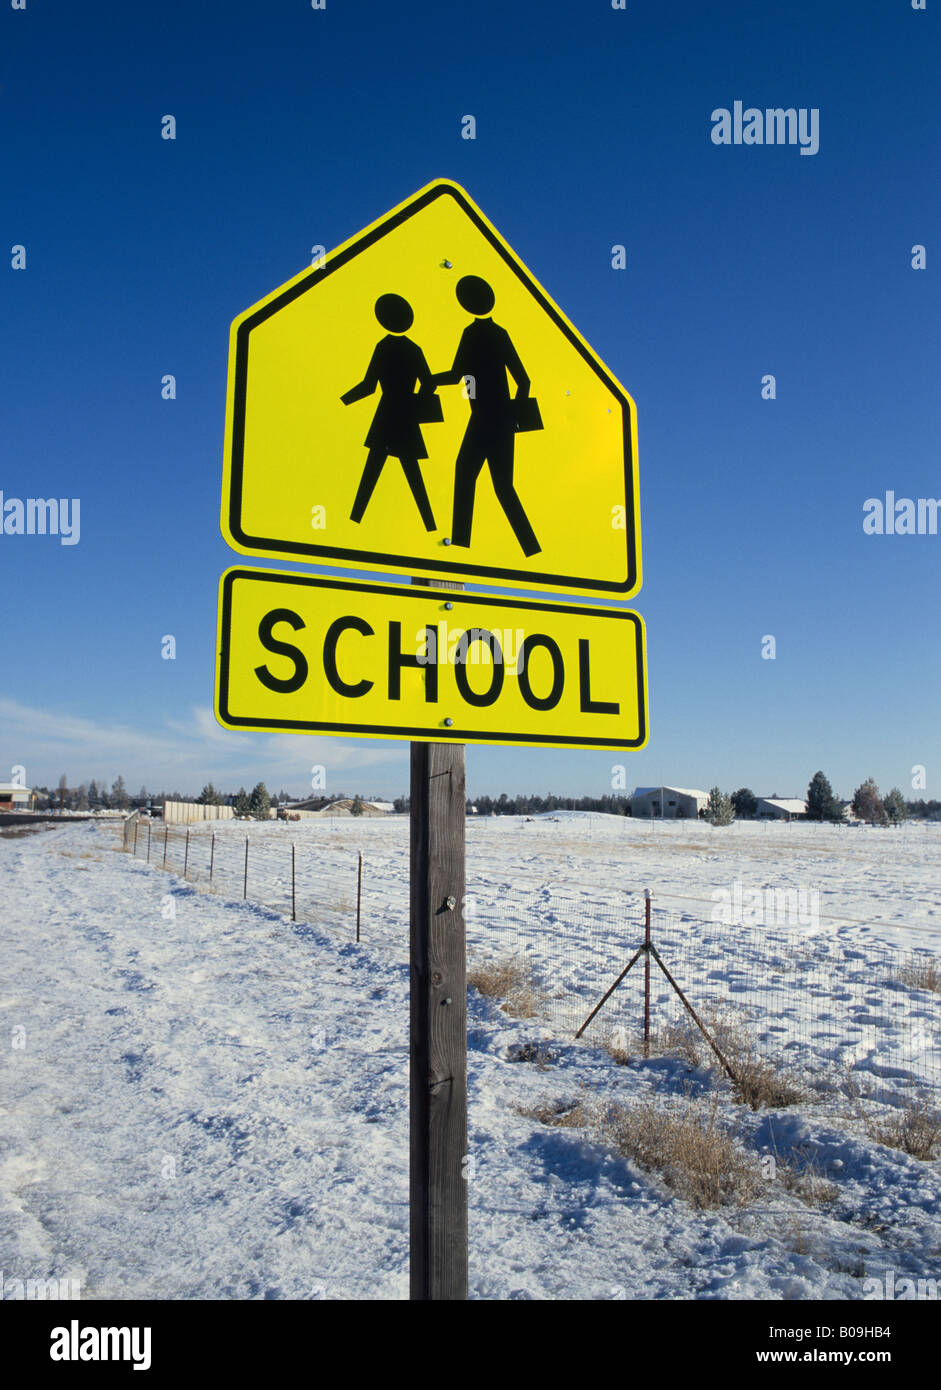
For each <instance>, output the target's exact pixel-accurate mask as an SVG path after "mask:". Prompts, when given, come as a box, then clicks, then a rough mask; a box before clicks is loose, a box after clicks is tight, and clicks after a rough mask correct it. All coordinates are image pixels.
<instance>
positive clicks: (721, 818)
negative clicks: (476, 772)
mask: <svg viewBox="0 0 941 1390" xmlns="http://www.w3.org/2000/svg"><path fill="white" fill-rule="evenodd" d="M33 791H34V793H35V794H36V798H37V800H36V805H37V807H38V809H39V810H57V809H58V808H59V807H60V806H61V807H62V809H63V810H66V811H106V810H115V811H129V810H143V809H146V808H147V807H150V806H157V805H160V804H161V803H162V802H164V801H190V802H196V803H201V804H203V805H207V806H231V807H232V810H233V812H234V814H235V815H236V816H253V817H255V818H256V819H258V820H267V819H268V817H269V814H270V811H271V809H272V808H277V807H278V806H283V805H285V804H286V803H289V802H291V801H294V800H296V799H297V798H295V797H292V796H289V795H288V793H287V792H286V791H285V790H284V788H283V787H282V789H281V791H280V792H278V794H277V796H272V795H270V794H269V792H268V789H267V787H266V786H265V784H264V782H258V783H256V785H255V786H254V787H253V788H252V789H251V791H246V789H245V788H244V787H239V789H238V791H234V792H220V791H217V790H216V788H215V787H214V786H213V784H212V782H207V783H206V785H205V786H204V787H203V789H202V791H201V792H200V793H199V795H198V796H195V797H194V796H192V795H190V794H187V793H183V792H180V791H160V792H149V791H148V790H147V788H146V787H144V786H142V787H141V789H140V791H139V792H138V793H137V794H136V796H135V795H131V794H130V793H129V792H128V790H127V787H126V785H125V782H124V778H123V777H121V776H118V777H116V778H115V779H114V781H113V782H112V783H111V786H110V788H109V786H108V784H107V782H106V780H105V779H104V778H102V779H101V781H98V780H96V779H95V778H92V780H91V781H90V782H82V783H80V785H79V786H77V787H69V785H68V778H67V777H66V775H65V773H63V774H62V776H61V777H60V778H59V783H58V786H56V787H53V788H49V787H34V788H33ZM369 799H370V798H363V797H361V796H359V795H356V796H354V797H352V798H350V797H348V796H347V794H346V793H345V792H340V793H338V794H337V795H335V796H320V797H311V798H309V799H308V800H307V801H306V802H305V804H309V805H310V807H311V808H312V809H314V810H318V809H321V808H323V807H325V806H329V805H330V804H331V803H332V802H335V801H345V800H352V803H353V804H352V806H351V813H352V814H353V815H354V816H355V815H362V814H363V803H364V800H369ZM372 799H375V800H382V799H383V798H381V797H376V798H372ZM806 801H807V819H808V820H813V821H829V822H832V823H834V824H839V823H840V822H844V821H845V820H846V808H845V806H844V804H843V802H842V801H841V800H840V799H839V798H838V797H837V796H835V795H834V792H833V788H832V787H831V785H830V782H829V780H828V779H827V777H826V776H825V775H824V773H823V772H815V773H814V775H813V777H812V778H811V780H810V785H809V786H808V788H807V796H806ZM392 805H393V809H394V810H395V811H396V812H398V813H399V814H400V815H402V814H405V813H406V812H407V811H408V809H409V798H408V797H407V796H400V797H396V798H395V800H394V801H393V803H392ZM851 805H852V809H853V813H854V815H856V816H857V817H858V818H859V819H860V820H865V821H869V822H870V823H871V824H873V825H898V824H900V823H901V822H902V821H904V820H908V819H915V820H941V801H936V800H930V801H926V800H924V799H920V800H918V801H914V800H908V801H906V799H905V798H904V796H903V795H902V793H901V791H900V790H899V788H898V787H892V788H891V790H890V791H888V792H886V793H885V795H884V796H883V795H882V793H881V792H880V791H879V788H878V786H877V785H876V783H875V781H874V779H873V778H872V777H867V778H866V780H865V781H864V782H862V783H860V785H859V786H858V787H857V788H856V790H855V792H854V793H853V798H852V802H851ZM467 810H468V813H476V814H477V815H481V816H490V815H497V816H534V815H543V814H545V813H547V812H552V811H600V812H604V813H606V814H608V815H615V816H629V815H630V814H631V799H630V797H629V796H610V795H609V796H555V795H553V794H552V793H551V792H550V793H548V794H547V795H545V796H538V795H532V794H530V795H517V796H508V795H507V793H506V792H501V794H500V795H499V796H478V797H474V798H468V800H467ZM757 810H758V798H757V796H756V795H755V793H754V792H753V791H752V790H751V788H750V787H739V788H738V790H737V791H734V792H730V793H726V792H723V791H721V790H720V789H719V787H718V786H716V787H713V788H712V790H711V791H710V793H709V804H708V805H707V806H706V807H705V808H704V809H703V810H702V811H700V812H699V817H700V819H702V820H708V821H710V822H711V823H712V824H713V825H729V824H731V822H732V821H733V820H736V819H737V820H749V819H751V818H752V817H754V816H755V814H756V812H757Z"/></svg>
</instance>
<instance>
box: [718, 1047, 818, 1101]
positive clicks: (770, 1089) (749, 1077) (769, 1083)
mask: <svg viewBox="0 0 941 1390" xmlns="http://www.w3.org/2000/svg"><path fill="white" fill-rule="evenodd" d="M725 1056H726V1057H727V1059H728V1062H729V1066H730V1067H731V1068H732V1070H733V1071H734V1073H735V1080H734V1081H733V1082H732V1093H733V1095H734V1096H735V1099H736V1100H737V1101H740V1102H741V1103H742V1104H743V1105H749V1106H751V1108H752V1110H760V1109H761V1107H762V1106H764V1107H765V1108H766V1109H768V1110H783V1109H784V1108H785V1106H788V1105H797V1104H798V1103H799V1102H800V1101H802V1100H803V1099H804V1092H803V1091H802V1090H801V1089H800V1088H799V1087H798V1086H797V1085H796V1084H795V1083H794V1082H793V1081H791V1080H790V1078H789V1077H787V1076H786V1075H784V1074H783V1073H782V1072H780V1071H778V1069H777V1068H776V1067H774V1066H772V1065H771V1064H770V1063H769V1062H766V1061H764V1059H763V1058H761V1057H759V1056H758V1053H757V1052H754V1051H753V1050H751V1048H749V1049H747V1050H744V1051H741V1052H738V1053H735V1052H733V1054H732V1056H731V1057H730V1056H729V1054H728V1053H726V1054H725Z"/></svg>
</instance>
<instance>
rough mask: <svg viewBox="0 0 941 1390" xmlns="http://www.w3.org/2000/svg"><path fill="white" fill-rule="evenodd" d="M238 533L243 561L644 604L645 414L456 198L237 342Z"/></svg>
mask: <svg viewBox="0 0 941 1390" xmlns="http://www.w3.org/2000/svg"><path fill="white" fill-rule="evenodd" d="M222 530H223V534H224V535H225V537H226V539H227V540H228V542H229V544H230V545H232V546H233V548H234V549H235V550H237V551H239V552H240V553H242V554H244V555H260V556H271V557H275V558H281V559H283V558H286V557H289V558H295V559H299V560H304V561H307V562H308V563H309V562H311V561H313V562H316V563H319V564H321V565H330V566H340V567H350V568H354V569H359V570H363V569H368V570H376V569H378V570H382V571H385V572H387V573H388V572H390V571H396V570H401V571H405V572H407V573H408V574H409V575H424V574H429V575H438V576H439V577H442V578H445V579H449V580H452V581H455V580H458V581H459V580H462V579H464V578H468V579H472V578H476V579H478V580H481V581H483V582H485V583H490V584H494V585H498V586H505V587H506V586H511V587H512V586H520V587H525V588H527V589H530V590H533V589H536V590H538V589H546V588H547V589H552V590H554V591H555V592H557V593H571V594H576V595H579V594H581V595H588V596H594V597H598V596H605V595H607V596H611V597H621V598H627V597H630V596H631V595H633V594H635V593H636V592H637V591H638V589H639V588H640V585H641V554H640V510H639V496H638V481H637V428H636V414H635V409H634V403H633V401H632V400H631V398H630V396H629V395H628V394H627V392H626V391H625V390H624V388H623V387H622V386H621V385H620V384H619V382H618V381H617V380H616V379H615V378H614V376H612V374H611V372H610V371H609V370H608V369H607V367H606V366H605V365H604V363H603V362H602V361H601V360H600V358H598V357H597V356H596V354H595V353H594V352H593V351H592V350H591V348H590V347H589V346H588V344H587V343H586V342H585V340H584V339H583V338H582V337H581V335H580V334H579V333H578V331H577V330H576V329H575V328H574V327H573V325H572V324H571V323H570V322H569V320H568V319H567V318H566V316H565V314H564V313H563V312H562V310H561V309H560V308H559V307H558V306H557V305H556V304H555V303H554V302H553V300H552V299H551V298H550V297H549V295H548V294H547V293H546V291H545V290H544V289H543V288H542V287H541V285H540V284H539V283H538V281H537V280H536V278H535V277H534V276H533V275H532V273H531V272H530V271H529V270H527V268H526V267H525V266H524V265H523V263H522V261H521V260H520V259H519V257H518V256H517V255H516V254H515V253H514V252H513V251H512V250H511V248H510V247H509V246H508V245H507V243H506V242H505V241H504V240H503V238H502V237H501V236H500V234H499V232H497V231H496V229H495V228H494V227H493V226H492V225H491V224H490V222H489V221H488V220H487V218H486V217H485V216H484V214H483V213H482V212H481V211H480V209H479V208H478V207H477V206H476V205H475V203H474V202H473V201H472V200H471V199H470V197H469V196H468V195H467V193H465V192H464V190H463V189H462V188H460V187H459V186H458V185H457V184H455V183H452V182H451V181H450V180H447V179H439V180H436V181H435V182H433V183H430V184H428V186H427V187H426V188H423V189H422V190H421V191H420V192H418V193H416V194H415V195H414V196H413V197H411V198H409V199H407V200H406V201H405V202H404V203H402V204H400V206H399V207H397V208H394V209H393V210H392V211H391V212H390V213H388V214H387V215H386V216H385V217H382V218H380V219H379V220H378V221H377V222H374V223H373V224H372V225H371V226H369V227H367V228H366V229H365V230H364V231H362V232H360V233H359V234H358V235H356V236H354V237H352V238H351V239H350V240H349V241H347V242H345V243H344V244H343V245H342V246H340V247H338V248H337V250H335V251H332V252H330V253H329V254H327V255H325V256H324V257H323V258H322V260H321V261H318V262H316V263H315V264H314V265H312V266H310V267H309V268H307V269H306V270H304V271H303V272H302V273H301V274H300V275H297V276H295V278H294V279H293V280H289V281H288V282H287V284H285V285H282V286H281V287H280V288H279V289H277V290H274V291H273V292H272V293H271V294H269V295H267V296H266V297H265V298H264V299H262V300H261V301H259V303H257V304H255V305H253V306H252V307H251V308H250V309H247V310H246V311H245V312H244V313H243V314H241V315H239V317H238V318H237V319H236V320H235V322H234V323H233V325H232V330H231V339H230V354H229V379H228V400H227V412H226V447H225V481H224V489H223V499H222Z"/></svg>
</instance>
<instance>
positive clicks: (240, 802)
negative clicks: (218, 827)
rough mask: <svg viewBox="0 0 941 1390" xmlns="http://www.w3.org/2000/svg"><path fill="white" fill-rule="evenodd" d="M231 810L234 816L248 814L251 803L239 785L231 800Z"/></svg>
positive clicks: (246, 793)
mask: <svg viewBox="0 0 941 1390" xmlns="http://www.w3.org/2000/svg"><path fill="white" fill-rule="evenodd" d="M232 812H233V814H234V815H235V816H250V815H251V813H252V805H251V802H250V801H249V799H248V792H247V791H246V790H245V788H244V787H239V789H238V791H237V792H236V793H235V799H234V801H233V802H232Z"/></svg>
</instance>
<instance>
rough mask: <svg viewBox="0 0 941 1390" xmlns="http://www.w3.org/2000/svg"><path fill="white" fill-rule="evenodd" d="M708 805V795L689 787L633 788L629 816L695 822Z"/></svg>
mask: <svg viewBox="0 0 941 1390" xmlns="http://www.w3.org/2000/svg"><path fill="white" fill-rule="evenodd" d="M708 805H709V793H708V792H701V791H699V790H698V789H697V788H691V787H635V788H634V794H633V796H632V797H631V815H632V816H648V817H653V819H654V820H695V819H696V818H697V816H698V815H699V812H700V811H701V810H703V809H704V808H705V807H706V806H708Z"/></svg>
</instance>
